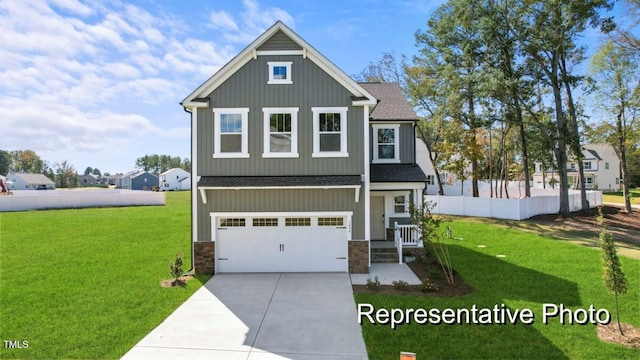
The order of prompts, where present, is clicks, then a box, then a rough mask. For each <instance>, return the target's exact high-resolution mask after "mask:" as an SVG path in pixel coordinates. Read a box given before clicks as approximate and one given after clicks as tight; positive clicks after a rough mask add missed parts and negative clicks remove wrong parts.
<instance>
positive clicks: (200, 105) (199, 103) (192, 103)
mask: <svg viewBox="0 0 640 360" xmlns="http://www.w3.org/2000/svg"><path fill="white" fill-rule="evenodd" d="M182 106H183V107H185V108H187V109H191V110H193V109H195V108H208V107H209V100H207V102H202V101H189V102H185V103H183V104H182Z"/></svg>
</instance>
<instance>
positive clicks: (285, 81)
mask: <svg viewBox="0 0 640 360" xmlns="http://www.w3.org/2000/svg"><path fill="white" fill-rule="evenodd" d="M292 64H293V62H291V61H269V62H267V65H268V66H269V80H268V81H267V84H270V85H273V84H293V80H292V79H291V65H292ZM275 67H284V68H285V69H286V75H287V77H286V78H284V79H276V78H274V77H273V69H274V68H275Z"/></svg>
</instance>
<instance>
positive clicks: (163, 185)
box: [160, 168, 191, 191]
mask: <svg viewBox="0 0 640 360" xmlns="http://www.w3.org/2000/svg"><path fill="white" fill-rule="evenodd" d="M179 190H191V174H189V173H188V172H186V171H184V170H182V169H180V168H173V169H169V170H167V171H165V172H163V173H162V174H160V191H179Z"/></svg>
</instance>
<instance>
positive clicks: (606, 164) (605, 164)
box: [604, 162, 609, 170]
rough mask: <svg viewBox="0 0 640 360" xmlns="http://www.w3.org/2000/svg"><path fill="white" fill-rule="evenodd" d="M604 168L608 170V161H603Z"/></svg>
mask: <svg viewBox="0 0 640 360" xmlns="http://www.w3.org/2000/svg"><path fill="white" fill-rule="evenodd" d="M604 169H605V170H609V163H608V162H605V163H604Z"/></svg>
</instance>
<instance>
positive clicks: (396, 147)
mask: <svg viewBox="0 0 640 360" xmlns="http://www.w3.org/2000/svg"><path fill="white" fill-rule="evenodd" d="M372 128H373V161H372V162H373V163H374V164H392V163H396V164H397V163H399V162H400V125H399V124H375V125H372ZM381 129H392V130H393V131H394V134H393V159H380V158H378V146H379V145H390V144H380V143H378V130H381Z"/></svg>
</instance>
